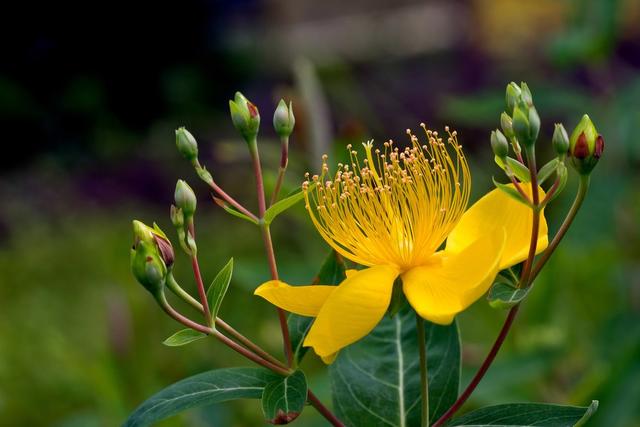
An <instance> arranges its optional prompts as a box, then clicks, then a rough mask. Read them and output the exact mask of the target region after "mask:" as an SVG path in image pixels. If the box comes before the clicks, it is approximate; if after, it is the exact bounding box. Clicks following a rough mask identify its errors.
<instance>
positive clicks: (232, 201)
mask: <svg viewBox="0 0 640 427" xmlns="http://www.w3.org/2000/svg"><path fill="white" fill-rule="evenodd" d="M193 167H194V168H195V169H196V171H201V170H203V169H204V168H203V167H202V165H200V162H199V161H198V160H197V159H196V160H195V162H194V163H193ZM204 181H205V182H206V183H207V184H208V185H209V187H211V188H212V189H213V191H215V192H216V193H217V194H218V196H220V198H222V199H223V200H225V201H226V202H227V203H229V204H230V205H231V206H233V207H234V208H236V209H237V210H239V211H240V212H242V213H243V214H245V215H246V216H248V217H249V218H251V219H253V220H254V221H256V222H258V217H257V216H255V214H253V213H252V212H250V211H249V210H248V209H247V208H245V207H244V206H242V205H241V204H240V203H238V202H237V201H236V200H235V199H234V198H233V197H231V196H230V195H228V194H227V193H226V192H225V191H224V190H223V189H222V188H221V187H220V186H219V185H218V184H216V182H215V181H214V180H213V178H211V177H209V179H205V180H204Z"/></svg>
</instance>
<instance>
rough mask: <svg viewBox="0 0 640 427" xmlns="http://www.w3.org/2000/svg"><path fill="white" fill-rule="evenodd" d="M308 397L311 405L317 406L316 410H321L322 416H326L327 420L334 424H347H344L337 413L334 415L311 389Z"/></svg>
mask: <svg viewBox="0 0 640 427" xmlns="http://www.w3.org/2000/svg"><path fill="white" fill-rule="evenodd" d="M307 399H308V400H309V403H311V405H312V406H313V407H314V408H316V410H317V411H318V412H320V414H322V416H323V417H325V418H326V420H327V421H329V422H330V423H331V425H332V426H334V427H345V425H344V424H342V421H340V420H339V419H338V418H337V417H336V416H335V415H333V413H332V412H331V411H330V410H329V409H328V408H327V407H326V406H324V405H323V404H322V402H320V399H318V397H317V396H316V395H315V394H313V392H312V391H311V390H309V391H308V392H307Z"/></svg>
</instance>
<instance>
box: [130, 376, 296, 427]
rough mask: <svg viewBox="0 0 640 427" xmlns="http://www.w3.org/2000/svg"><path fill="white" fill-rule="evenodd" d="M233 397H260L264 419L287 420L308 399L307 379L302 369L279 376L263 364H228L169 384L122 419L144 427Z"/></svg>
mask: <svg viewBox="0 0 640 427" xmlns="http://www.w3.org/2000/svg"><path fill="white" fill-rule="evenodd" d="M235 399H262V408H263V411H264V415H265V419H266V420H267V421H269V422H271V423H273V424H286V423H287V422H290V421H292V420H293V419H295V418H296V417H297V416H298V415H299V414H300V413H301V412H302V409H303V407H304V404H305V402H306V400H307V381H306V378H305V376H304V374H303V373H302V372H301V371H296V372H294V373H293V374H291V375H290V376H288V377H282V376H280V375H278V374H275V373H273V372H271V371H269V370H266V369H263V368H228V369H216V370H213V371H208V372H203V373H201V374H198V375H194V376H192V377H189V378H186V379H184V380H182V381H178V382H177V383H175V384H173V385H170V386H169V387H167V388H165V389H164V390H162V391H160V392H159V393H156V394H155V395H153V396H151V397H150V398H149V399H148V400H147V401H145V402H144V403H143V404H142V405H140V406H139V407H138V408H137V409H136V410H135V411H134V412H133V413H132V414H131V415H130V416H129V418H127V420H126V421H125V422H124V424H123V427H144V426H150V425H153V424H154V423H156V422H158V421H161V420H164V419H166V418H168V417H170V416H172V415H176V414H178V413H180V412H183V411H185V410H187V409H190V408H195V407H198V406H205V405H211V404H214V403H220V402H225V401H228V400H235Z"/></svg>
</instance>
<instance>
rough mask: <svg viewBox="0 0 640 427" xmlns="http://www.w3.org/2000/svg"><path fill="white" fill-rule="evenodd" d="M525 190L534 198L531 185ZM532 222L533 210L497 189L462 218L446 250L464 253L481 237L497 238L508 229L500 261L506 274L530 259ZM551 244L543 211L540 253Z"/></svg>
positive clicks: (539, 243)
mask: <svg viewBox="0 0 640 427" xmlns="http://www.w3.org/2000/svg"><path fill="white" fill-rule="evenodd" d="M512 186H513V185H512ZM522 188H523V189H524V190H525V192H526V193H527V195H529V196H531V194H532V192H531V185H530V184H526V183H524V184H522ZM539 190H540V191H539V195H540V199H542V198H543V197H544V190H542V188H540V189H539ZM532 222H533V211H532V210H531V208H529V207H528V206H527V205H525V204H524V203H520V202H518V201H517V200H514V199H513V198H511V197H509V196H507V195H506V194H505V193H504V192H502V191H501V190H498V189H495V190H493V191H491V192H490V193H488V194H486V195H485V196H484V197H482V198H481V199H480V200H478V201H477V202H476V203H475V204H474V205H473V206H471V207H470V208H469V209H468V210H467V211H466V212H465V213H464V214H463V215H462V218H461V219H460V222H458V224H457V225H456V226H455V228H454V229H453V231H452V232H451V233H450V234H449V237H447V246H446V250H447V252H451V253H458V252H461V251H463V250H464V249H465V248H466V247H467V246H469V245H470V244H471V243H473V242H474V241H476V240H478V238H480V237H481V236H484V235H488V234H494V233H496V232H498V231H499V230H500V229H501V228H503V227H504V229H505V230H506V232H507V242H506V245H505V248H504V252H503V255H502V260H500V269H501V270H502V269H505V268H507V267H511V266H512V265H515V264H518V263H519V262H522V261H524V260H525V259H527V256H528V255H529V245H530V243H531V226H532ZM548 244H549V240H548V229H547V221H546V220H545V218H544V211H543V212H541V214H540V229H539V233H538V245H537V248H536V253H540V252H542V251H543V250H544V249H545V248H546V247H547V245H548Z"/></svg>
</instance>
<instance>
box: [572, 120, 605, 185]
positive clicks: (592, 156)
mask: <svg viewBox="0 0 640 427" xmlns="http://www.w3.org/2000/svg"><path fill="white" fill-rule="evenodd" d="M603 151H604V138H603V137H602V135H600V134H598V131H597V130H596V127H595V126H594V124H593V122H592V121H591V119H590V118H589V116H588V115H586V114H585V115H584V116H582V120H580V123H578V125H577V126H576V127H575V129H574V130H573V132H572V133H571V138H570V139H569V155H570V156H571V164H572V165H573V167H574V168H575V170H576V171H578V173H580V174H581V175H588V174H590V173H591V171H592V170H593V168H594V167H595V165H596V164H597V163H598V160H599V159H600V157H601V156H602V153H603Z"/></svg>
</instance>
